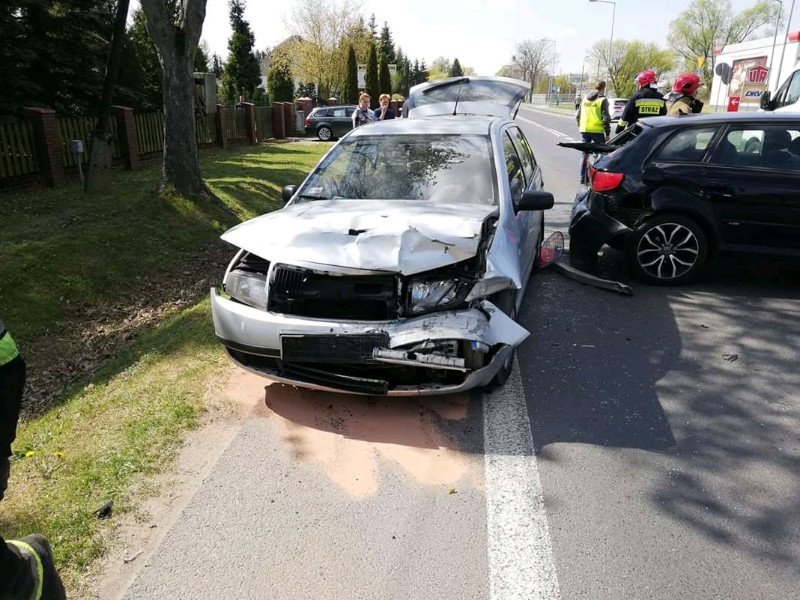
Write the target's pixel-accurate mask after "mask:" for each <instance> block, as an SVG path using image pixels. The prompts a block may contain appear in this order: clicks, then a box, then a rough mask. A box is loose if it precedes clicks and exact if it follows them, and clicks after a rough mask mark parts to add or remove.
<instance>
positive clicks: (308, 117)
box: [304, 115, 311, 127]
mask: <svg viewBox="0 0 800 600" xmlns="http://www.w3.org/2000/svg"><path fill="white" fill-rule="evenodd" d="M304 127H311V116H310V115H309V116H307V117H306V122H305V124H304Z"/></svg>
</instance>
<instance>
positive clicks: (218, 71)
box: [211, 52, 224, 79]
mask: <svg viewBox="0 0 800 600" xmlns="http://www.w3.org/2000/svg"><path fill="white" fill-rule="evenodd" d="M211 71H212V72H213V73H214V76H215V77H216V78H217V79H219V78H220V77H222V73H223V71H224V67H223V65H222V59H221V58H220V57H219V55H218V54H217V53H216V52H215V53H214V56H212V57H211Z"/></svg>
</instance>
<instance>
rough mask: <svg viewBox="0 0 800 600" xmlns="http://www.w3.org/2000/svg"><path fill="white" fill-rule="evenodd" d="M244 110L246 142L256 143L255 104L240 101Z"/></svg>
mask: <svg viewBox="0 0 800 600" xmlns="http://www.w3.org/2000/svg"><path fill="white" fill-rule="evenodd" d="M242 110H243V111H244V130H245V131H246V132H247V143H248V144H255V143H256V105H255V104H253V103H252V102H242Z"/></svg>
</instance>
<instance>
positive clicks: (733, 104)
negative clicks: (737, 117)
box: [728, 96, 740, 112]
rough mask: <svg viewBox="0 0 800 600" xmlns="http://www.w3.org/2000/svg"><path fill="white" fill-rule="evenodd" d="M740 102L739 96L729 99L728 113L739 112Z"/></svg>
mask: <svg viewBox="0 0 800 600" xmlns="http://www.w3.org/2000/svg"><path fill="white" fill-rule="evenodd" d="M739 100H740V98H739V96H731V97H730V98H728V112H737V111H738V110H739Z"/></svg>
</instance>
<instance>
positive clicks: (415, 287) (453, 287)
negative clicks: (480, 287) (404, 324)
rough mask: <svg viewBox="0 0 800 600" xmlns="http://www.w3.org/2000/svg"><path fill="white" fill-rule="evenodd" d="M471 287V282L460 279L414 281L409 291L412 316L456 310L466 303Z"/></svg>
mask: <svg viewBox="0 0 800 600" xmlns="http://www.w3.org/2000/svg"><path fill="white" fill-rule="evenodd" d="M471 287H472V284H471V283H470V282H467V281H461V280H459V279H446V280H439V281H423V280H412V282H411V284H410V285H409V289H408V298H409V309H410V311H411V314H419V313H423V312H427V311H430V310H434V309H436V310H444V309H446V308H454V307H455V306H457V305H459V304H462V303H463V302H464V299H465V298H466V297H467V294H468V293H469V290H470V288H471Z"/></svg>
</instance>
